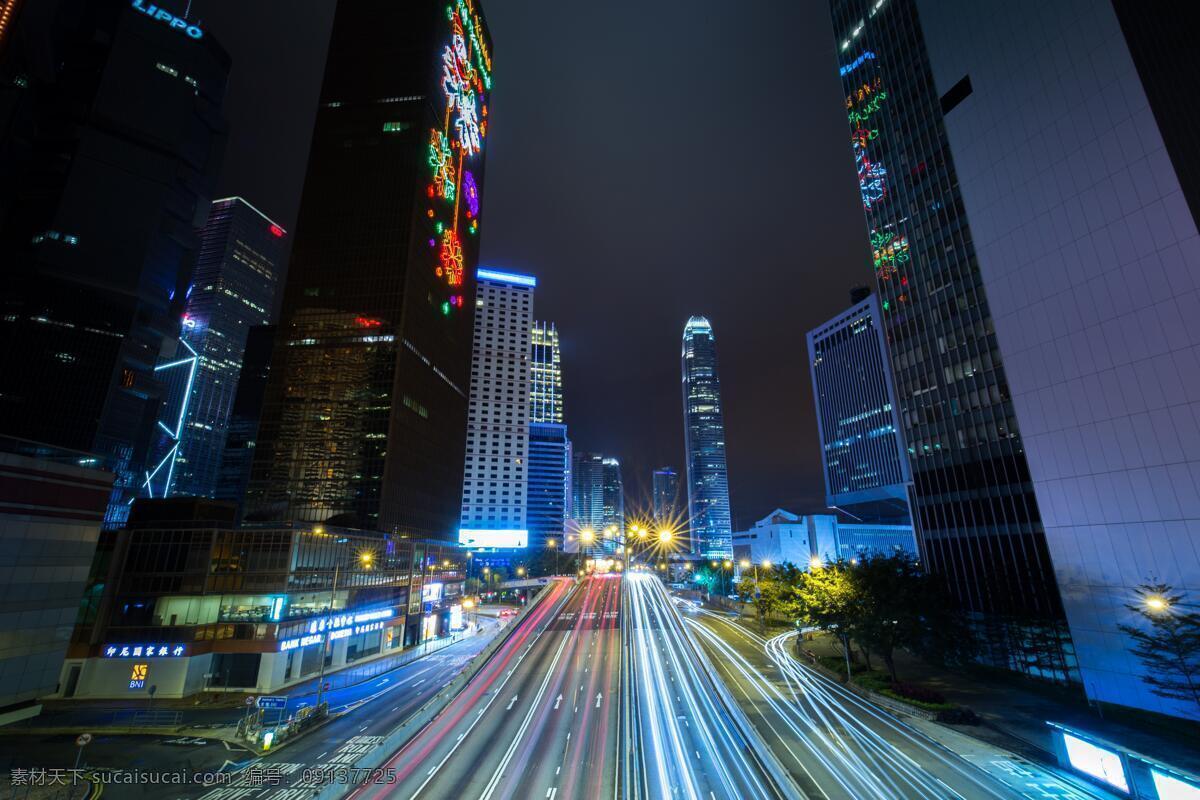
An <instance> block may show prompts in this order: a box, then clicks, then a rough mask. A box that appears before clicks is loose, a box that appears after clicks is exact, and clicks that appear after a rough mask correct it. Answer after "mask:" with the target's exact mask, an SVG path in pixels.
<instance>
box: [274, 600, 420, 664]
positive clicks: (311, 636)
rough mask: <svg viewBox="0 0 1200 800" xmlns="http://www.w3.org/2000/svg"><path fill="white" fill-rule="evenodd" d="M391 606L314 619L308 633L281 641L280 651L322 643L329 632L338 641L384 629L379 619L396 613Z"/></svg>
mask: <svg viewBox="0 0 1200 800" xmlns="http://www.w3.org/2000/svg"><path fill="white" fill-rule="evenodd" d="M395 613H396V612H395V611H393V610H392V609H390V608H380V609H376V610H375V611H361V612H358V613H357V614H337V615H335V616H332V617H327V618H325V619H319V620H313V621H312V622H310V623H309V625H308V635H307V636H298V637H295V638H292V639H284V640H282V641H281V642H280V643H279V652H281V653H286V652H287V651H289V650H295V649H296V648H299V647H308V646H309V645H312V644H320V643H321V642H322V641H324V640H325V633H326V632H328V633H329V640H330V641H336V640H337V639H344V638H346V637H347V636H357V635H358V634H360V633H370V632H371V631H378V630H383V627H384V624H385V623H383V622H381V621H379V620H386V619H390V618H391V617H393V616H394V615H395Z"/></svg>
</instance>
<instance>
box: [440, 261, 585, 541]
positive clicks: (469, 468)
mask: <svg viewBox="0 0 1200 800" xmlns="http://www.w3.org/2000/svg"><path fill="white" fill-rule="evenodd" d="M476 278H477V287H478V294H477V297H476V300H475V346H474V353H473V355H472V357H471V405H470V410H469V411H468V413H467V447H466V469H465V471H464V477H463V489H462V522H461V525H460V530H459V543H460V544H463V545H468V546H475V547H525V546H527V545H528V543H529V530H528V526H527V520H526V506H525V504H526V499H527V492H528V490H529V486H528V483H527V480H528V475H529V353H530V349H529V347H530V346H529V337H530V330H531V328H532V325H533V290H534V287H535V286H537V280H536V279H534V278H533V277H532V276H529V275H518V274H515V273H511V272H499V271H497V270H491V269H480V270H479V271H478V272H477V273H476ZM563 436H564V438H565V431H564V432H563ZM544 456H545V453H544V452H542V453H540V454H539V457H544Z"/></svg>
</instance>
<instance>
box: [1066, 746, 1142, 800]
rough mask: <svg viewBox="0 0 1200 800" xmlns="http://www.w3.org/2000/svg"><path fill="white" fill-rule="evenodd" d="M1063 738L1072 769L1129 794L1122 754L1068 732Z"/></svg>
mask: <svg viewBox="0 0 1200 800" xmlns="http://www.w3.org/2000/svg"><path fill="white" fill-rule="evenodd" d="M1062 737H1063V744H1064V745H1065V746H1066V748H1067V761H1068V762H1069V763H1070V765H1071V766H1072V767H1074V768H1075V769H1077V770H1079V771H1080V772H1082V773H1083V774H1085V775H1090V776H1091V777H1093V778H1095V779H1096V780H1098V781H1101V782H1103V783H1107V784H1108V785H1109V786H1115V787H1116V788H1118V789H1120V790H1121V791H1122V792H1125V793H1126V794H1128V793H1129V781H1128V780H1126V778H1125V766H1124V764H1122V763H1121V754H1120V753H1117V752H1114V751H1112V750H1109V749H1107V748H1105V747H1100V746H1098V745H1095V744H1092V743H1091V742H1088V741H1085V740H1083V739H1080V738H1079V737H1078V736H1072V735H1071V734H1069V733H1067V732H1066V731H1063V735H1062Z"/></svg>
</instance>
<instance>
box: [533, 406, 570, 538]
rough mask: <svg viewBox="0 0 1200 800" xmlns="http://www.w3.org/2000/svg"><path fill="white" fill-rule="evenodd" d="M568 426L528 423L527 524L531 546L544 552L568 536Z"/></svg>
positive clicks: (551, 423)
mask: <svg viewBox="0 0 1200 800" xmlns="http://www.w3.org/2000/svg"><path fill="white" fill-rule="evenodd" d="M568 459H569V456H568V443H567V426H566V425H559V424H556V423H553V422H531V423H529V470H528V487H529V488H528V492H527V494H526V501H525V522H526V527H527V528H528V530H529V547H530V548H531V549H541V548H544V547H546V546H547V544H546V542H547V540H548V539H553V540H554V542H555V546H560V545H561V544H562V541H563V537H564V536H565V535H566V525H567V498H568V497H569V496H570V494H571V472H570V469H569V468H568V464H570V461H569V460H568Z"/></svg>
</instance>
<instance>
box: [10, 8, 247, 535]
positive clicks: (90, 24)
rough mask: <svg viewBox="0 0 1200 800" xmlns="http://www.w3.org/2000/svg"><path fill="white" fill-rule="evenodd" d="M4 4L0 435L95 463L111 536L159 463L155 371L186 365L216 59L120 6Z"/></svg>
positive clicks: (206, 192)
mask: <svg viewBox="0 0 1200 800" xmlns="http://www.w3.org/2000/svg"><path fill="white" fill-rule="evenodd" d="M35 5H36V9H35ZM19 6H20V7H19V8H18V7H17V6H14V5H13V4H12V3H11V2H10V3H8V4H6V5H4V6H2V7H0V43H2V44H3V46H2V47H0V252H3V254H4V255H3V259H2V261H3V266H2V269H3V273H4V281H3V284H2V285H0V432H2V433H4V434H8V435H11V436H14V437H18V438H22V439H29V440H33V441H38V442H44V443H47V444H52V445H55V446H57V447H62V448H66V449H71V450H79V451H83V452H86V453H90V454H92V455H93V456H94V457H95V458H96V462H94V463H95V465H97V466H102V467H104V468H106V469H108V470H110V471H112V472H113V473H114V474H115V476H116V478H115V481H114V483H113V487H112V497H111V500H110V503H109V506H108V511H107V513H106V515H105V522H104V524H105V527H108V528H113V527H120V526H121V525H123V524H124V522H125V520H126V518H127V516H128V514H129V504H130V503H132V502H133V500H134V498H135V497H137V496H145V494H146V491H147V480H146V471H147V469H153V466H149V467H148V464H153V463H156V462H153V461H152V459H153V454H152V452H151V451H152V448H153V447H154V445H155V443H156V441H157V438H158V436H157V434H158V433H159V431H160V428H159V427H158V426H157V425H156V421H157V420H158V418H159V417H158V412H159V410H160V408H161V407H162V406H163V404H164V401H165V400H168V399H169V398H168V395H169V394H170V393H171V392H170V390H169V387H168V386H167V384H168V383H170V382H171V380H170V377H169V376H168V375H167V374H165V373H166V372H167V371H166V370H160V369H159V367H160V366H161V365H162V364H164V363H169V361H170V360H173V358H175V357H178V358H185V359H186V358H187V357H189V356H188V354H187V351H186V348H185V346H183V345H181V343H180V340H179V334H180V326H179V320H180V315H181V313H182V311H183V306H184V296H185V294H186V292H187V288H188V284H189V282H190V280H191V275H192V269H193V267H194V265H195V263H196V256H197V252H198V250H199V238H198V237H197V235H196V229H197V228H199V227H200V226H202V225H203V224H204V220H205V218H206V216H207V214H208V213H209V205H210V202H211V200H212V187H213V185H214V184H215V182H216V179H217V175H218V173H219V171H220V167H221V159H222V155H223V153H224V148H225V139H226V136H227V133H228V130H227V126H226V123H225V120H224V118H223V116H222V110H221V107H222V104H223V102H224V97H225V88H226V81H227V79H228V75H229V67H230V58H229V55H228V54H227V53H226V52H225V51H224V50H223V49H222V47H221V45H220V43H219V42H218V41H217V40H216V38H215V37H214V36H212V35H211V34H209V33H208V32H204V33H203V38H202V39H195V38H193V37H191V36H188V35H184V34H181V32H180V31H179V30H177V29H172V27H171V26H170V25H167V24H164V23H163V22H162V21H161V20H157V19H154V18H152V17H150V16H147V15H146V14H145V13H143V12H142V11H140V10H138V9H137V8H136V7H134V6H132V5H131V4H130V3H123V4H122V3H78V2H71V3H66V2H57V1H56V0H47V2H42V3H37V4H32V3H24V4H19ZM14 14H15V15H14ZM6 26H7V30H6ZM175 422H176V420H171V425H172V430H174V427H175ZM164 472H166V470H164Z"/></svg>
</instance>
